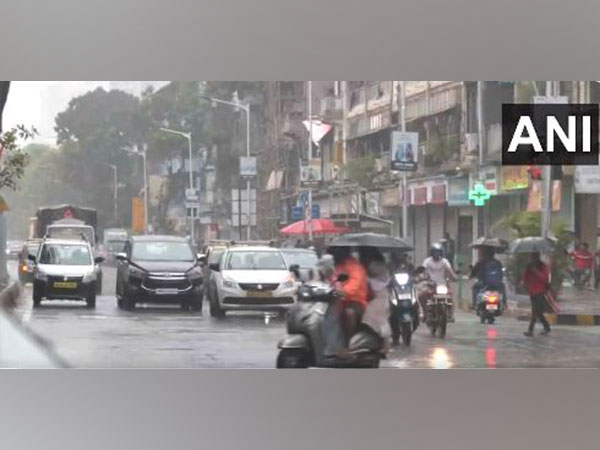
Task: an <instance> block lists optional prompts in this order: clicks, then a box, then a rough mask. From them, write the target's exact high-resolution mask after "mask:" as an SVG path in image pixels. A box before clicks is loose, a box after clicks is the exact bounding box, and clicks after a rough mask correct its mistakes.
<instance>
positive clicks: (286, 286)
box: [282, 276, 296, 289]
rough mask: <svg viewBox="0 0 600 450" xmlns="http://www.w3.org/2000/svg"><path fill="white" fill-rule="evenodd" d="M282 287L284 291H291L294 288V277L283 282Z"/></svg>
mask: <svg viewBox="0 0 600 450" xmlns="http://www.w3.org/2000/svg"><path fill="white" fill-rule="evenodd" d="M282 286H283V288H284V289H291V288H293V287H296V280H295V279H294V277H292V276H290V277H289V278H288V279H286V280H285V281H284V282H283V284H282Z"/></svg>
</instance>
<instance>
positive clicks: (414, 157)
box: [391, 131, 419, 171]
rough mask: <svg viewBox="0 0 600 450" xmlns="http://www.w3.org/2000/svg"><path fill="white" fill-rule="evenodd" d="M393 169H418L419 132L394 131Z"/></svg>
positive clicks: (392, 148)
mask: <svg viewBox="0 0 600 450" xmlns="http://www.w3.org/2000/svg"><path fill="white" fill-rule="evenodd" d="M391 152H392V158H391V160H392V170H402V171H405V170H408V171H414V170H417V165H418V160H419V133H405V132H402V131H392V147H391Z"/></svg>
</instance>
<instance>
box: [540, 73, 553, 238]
mask: <svg viewBox="0 0 600 450" xmlns="http://www.w3.org/2000/svg"><path fill="white" fill-rule="evenodd" d="M555 94H557V92H555V90H554V82H553V81H546V97H547V98H549V99H550V98H552V97H554V96H555ZM546 163H547V161H546ZM551 218H552V166H550V165H549V164H546V165H545V166H544V168H543V172H542V230H541V231H542V236H543V237H546V238H547V237H548V235H549V234H550V221H551Z"/></svg>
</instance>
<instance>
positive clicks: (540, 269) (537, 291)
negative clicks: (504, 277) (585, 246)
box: [523, 253, 550, 337]
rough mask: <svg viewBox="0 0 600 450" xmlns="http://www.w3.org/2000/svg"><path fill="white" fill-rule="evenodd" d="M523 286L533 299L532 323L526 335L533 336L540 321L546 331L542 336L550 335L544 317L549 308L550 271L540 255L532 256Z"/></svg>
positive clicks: (534, 254)
mask: <svg viewBox="0 0 600 450" xmlns="http://www.w3.org/2000/svg"><path fill="white" fill-rule="evenodd" d="M523 284H524V285H525V287H526V288H527V291H528V292H529V297H530V299H531V321H530V322H529V328H528V330H527V331H526V332H525V333H524V334H525V336H528V337H531V336H533V329H534V327H535V323H536V321H537V320H539V321H540V322H541V323H542V325H543V326H544V331H542V332H541V334H543V335H546V334H548V333H550V324H549V323H548V320H546V317H545V316H544V311H545V310H546V309H547V308H548V301H547V300H546V292H547V291H548V289H549V287H550V269H549V268H548V266H547V265H546V264H545V263H544V262H543V261H542V260H541V258H540V254H539V253H532V254H531V262H530V263H529V265H528V266H527V268H526V269H525V273H524V274H523Z"/></svg>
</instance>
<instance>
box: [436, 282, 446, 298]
mask: <svg viewBox="0 0 600 450" xmlns="http://www.w3.org/2000/svg"><path fill="white" fill-rule="evenodd" d="M435 293H436V294H438V295H448V286H444V285H443V284H440V285H439V286H437V287H436V288H435Z"/></svg>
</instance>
